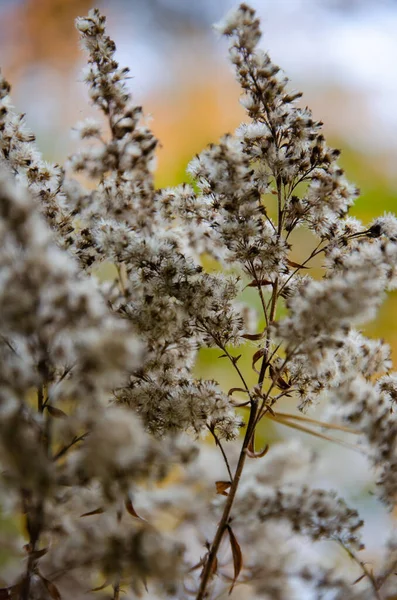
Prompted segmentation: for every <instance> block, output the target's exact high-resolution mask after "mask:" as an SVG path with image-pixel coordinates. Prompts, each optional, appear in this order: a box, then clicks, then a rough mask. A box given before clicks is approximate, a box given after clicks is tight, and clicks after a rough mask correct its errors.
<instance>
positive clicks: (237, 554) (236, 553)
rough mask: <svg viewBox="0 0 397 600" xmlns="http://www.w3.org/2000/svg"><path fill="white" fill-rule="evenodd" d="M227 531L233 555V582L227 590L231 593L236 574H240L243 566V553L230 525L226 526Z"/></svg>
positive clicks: (236, 577)
mask: <svg viewBox="0 0 397 600" xmlns="http://www.w3.org/2000/svg"><path fill="white" fill-rule="evenodd" d="M227 531H228V533H229V539H230V546H231V549H232V555H233V568H234V577H233V583H232V585H231V587H230V590H229V594H231V593H232V591H233V588H234V586H235V584H236V581H237V579H238V576H239V575H240V571H241V569H242V567H243V555H242V552H241V547H240V544H239V543H238V541H237V539H236V536H235V535H234V533H233V530H232V528H231V527H230V525H228V526H227Z"/></svg>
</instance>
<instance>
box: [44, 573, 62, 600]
mask: <svg viewBox="0 0 397 600" xmlns="http://www.w3.org/2000/svg"><path fill="white" fill-rule="evenodd" d="M40 579H41V581H42V582H43V583H44V585H45V586H46V588H47V590H48V593H49V594H50V596H51V598H52V599H53V600H62V598H61V594H60V593H59V590H58V588H57V586H56V585H55V583H53V582H52V581H49V580H48V579H46V578H45V577H43V576H42V575H40Z"/></svg>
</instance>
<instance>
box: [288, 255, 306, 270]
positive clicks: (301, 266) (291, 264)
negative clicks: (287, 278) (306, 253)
mask: <svg viewBox="0 0 397 600" xmlns="http://www.w3.org/2000/svg"><path fill="white" fill-rule="evenodd" d="M287 264H288V265H289V266H290V267H293V268H294V269H308V268H309V267H305V265H300V264H299V263H297V262H294V261H293V260H289V259H288V258H287Z"/></svg>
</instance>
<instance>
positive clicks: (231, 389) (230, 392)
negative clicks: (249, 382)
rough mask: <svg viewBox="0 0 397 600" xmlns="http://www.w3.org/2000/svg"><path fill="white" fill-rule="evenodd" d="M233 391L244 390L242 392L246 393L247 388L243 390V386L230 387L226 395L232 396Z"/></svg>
mask: <svg viewBox="0 0 397 600" xmlns="http://www.w3.org/2000/svg"><path fill="white" fill-rule="evenodd" d="M234 392H244V394H247V390H245V389H244V388H230V390H229V391H228V393H227V395H228V396H232V395H233V394H234Z"/></svg>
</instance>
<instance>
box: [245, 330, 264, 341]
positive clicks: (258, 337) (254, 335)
mask: <svg viewBox="0 0 397 600" xmlns="http://www.w3.org/2000/svg"><path fill="white" fill-rule="evenodd" d="M264 334H265V332H264V331H262V333H244V334H243V335H242V336H241V337H242V338H244V339H245V340H251V341H253V342H256V341H258V340H261V339H262V338H263V336H264Z"/></svg>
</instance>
